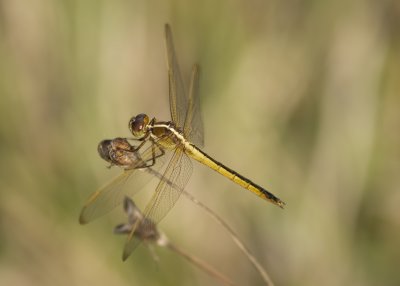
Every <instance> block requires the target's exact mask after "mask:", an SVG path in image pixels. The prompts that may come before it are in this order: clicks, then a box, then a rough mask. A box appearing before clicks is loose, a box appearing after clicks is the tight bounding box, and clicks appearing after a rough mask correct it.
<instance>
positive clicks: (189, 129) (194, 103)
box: [183, 64, 204, 147]
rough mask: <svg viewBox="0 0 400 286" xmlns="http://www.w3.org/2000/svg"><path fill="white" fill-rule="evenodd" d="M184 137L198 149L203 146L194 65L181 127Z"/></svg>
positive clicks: (202, 131) (197, 77)
mask: <svg viewBox="0 0 400 286" xmlns="http://www.w3.org/2000/svg"><path fill="white" fill-rule="evenodd" d="M183 133H184V134H185V137H186V138H187V139H189V141H191V142H192V143H194V144H195V145H197V146H199V147H203V146H204V128H203V120H202V116H201V111H200V98H199V66H198V65H197V64H196V65H194V66H193V69H192V77H191V79H190V88H189V100H188V110H187V113H186V119H185V124H184V126H183Z"/></svg>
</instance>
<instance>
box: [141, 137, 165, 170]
mask: <svg viewBox="0 0 400 286" xmlns="http://www.w3.org/2000/svg"><path fill="white" fill-rule="evenodd" d="M156 148H157V149H158V151H159V152H160V153H159V154H156V152H157V150H156ZM151 152H152V156H151V159H149V160H147V161H145V162H144V163H145V165H144V166H141V167H137V169H144V168H150V167H152V166H154V164H155V163H156V159H157V158H160V157H162V156H164V155H165V151H164V149H163V148H162V147H161V146H160V145H159V144H158V143H156V142H154V141H152V144H151ZM138 158H139V160H141V158H140V156H138Z"/></svg>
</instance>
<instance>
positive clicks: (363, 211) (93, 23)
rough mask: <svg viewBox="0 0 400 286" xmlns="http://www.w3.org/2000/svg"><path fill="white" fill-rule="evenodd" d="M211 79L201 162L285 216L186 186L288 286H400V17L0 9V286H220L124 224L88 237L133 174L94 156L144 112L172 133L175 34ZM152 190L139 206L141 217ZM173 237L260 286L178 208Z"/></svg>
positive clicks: (214, 185)
mask: <svg viewBox="0 0 400 286" xmlns="http://www.w3.org/2000/svg"><path fill="white" fill-rule="evenodd" d="M166 22H169V23H170V24H171V26H172V29H173V32H174V36H175V45H176V49H177V52H178V55H179V60H180V64H181V69H182V71H183V74H184V77H185V79H188V78H189V72H190V68H191V65H192V64H193V63H194V62H198V63H199V64H200V65H201V68H202V77H201V83H200V88H201V100H202V109H203V117H204V126H205V140H206V147H205V148H204V150H205V151H206V152H207V153H209V154H210V155H212V156H214V157H216V159H217V160H220V161H221V162H223V163H224V164H226V165H227V166H231V167H232V168H234V169H235V170H237V171H238V172H240V173H242V174H243V175H245V176H248V177H249V178H251V179H252V180H254V181H255V182H257V183H259V184H260V185H262V186H265V187H266V188H268V189H269V190H271V191H272V192H273V193H274V194H276V195H277V196H279V197H280V198H281V199H283V200H284V201H286V202H287V208H286V209H285V210H284V211H282V210H280V209H279V208H277V207H275V206H273V205H271V204H269V203H266V202H265V201H262V200H260V199H259V198H257V197H256V196H254V195H252V194H250V193H249V192H246V191H243V190H241V189H240V188H239V187H238V186H235V185H234V184H232V183H231V182H229V181H228V180H226V179H224V178H223V177H221V176H219V175H217V174H215V173H214V172H212V171H211V170H208V169H207V168H205V167H203V166H200V165H199V164H197V163H194V166H195V170H194V174H193V176H192V178H191V181H190V183H189V185H188V187H187V189H188V190H190V191H191V193H192V194H194V195H195V196H196V197H198V198H199V199H200V200H201V201H203V202H204V203H206V204H207V205H209V206H210V207H211V208H213V209H214V210H215V211H216V212H218V213H219V214H220V215H221V216H222V217H224V219H225V220H226V221H227V222H228V223H229V224H230V225H231V226H232V227H233V228H234V229H235V230H236V231H237V232H238V234H239V236H240V237H241V238H242V239H243V240H244V241H245V243H246V244H247V245H248V246H249V248H250V249H251V251H252V252H254V253H255V254H256V257H257V258H258V259H259V260H260V261H261V263H262V264H263V265H264V267H265V268H266V269H267V271H268V272H269V274H270V276H271V278H272V280H273V281H274V282H275V283H276V284H277V285H399V284H400V274H399V270H398V268H399V263H400V244H399V241H400V211H399V205H400V192H399V191H400V190H399V189H400V173H399V171H400V95H399V93H400V49H399V45H400V2H399V1H397V0H383V1H362V0H354V1H343V0H341V1H300V0H292V1H279V0H269V1H261V0H258V1H257V0H251V1H238V0H237V1H210V0H207V1H182V0H181V1H172V0H171V1H127V0H125V1H122V0H117V1H93V0H92V1H78V0H74V1H67V0H64V1H62V0H58V1H55V0H53V1H51V0H33V1H32V0H31V1H28V0H1V1H0V156H1V164H0V168H1V169H0V174H1V175H0V176H1V179H0V189H1V192H0V284H1V285H216V284H217V283H216V282H215V281H214V280H213V279H211V278H209V277H208V276H207V275H205V274H204V273H203V272H201V271H199V270H198V269H196V268H194V267H193V266H192V265H190V264H188V263H187V262H186V261H184V260H183V259H182V258H181V257H178V256H176V255H175V254H173V253H171V252H169V251H167V250H165V249H157V253H158V256H159V258H160V262H159V263H158V264H157V263H155V262H154V261H153V260H152V257H151V255H150V252H149V251H148V249H147V248H145V247H143V246H141V247H140V248H139V249H137V250H136V252H135V253H134V255H133V256H132V257H131V258H130V259H129V260H128V261H127V262H125V263H122V261H121V253H122V248H123V244H124V241H125V239H124V238H123V237H117V236H114V235H113V234H112V228H113V226H114V225H115V224H116V223H119V222H122V221H123V220H124V215H123V213H122V210H116V211H114V212H113V213H111V214H110V215H108V216H105V217H103V218H102V219H99V220H97V221H96V222H94V223H92V224H89V225H87V226H81V225H79V224H78V215H79V211H80V208H81V206H82V205H83V203H84V201H85V200H86V198H87V197H88V196H89V194H90V193H91V192H93V191H94V190H95V189H96V188H98V187H99V186H101V185H103V184H104V183H106V182H107V181H109V180H110V179H111V178H112V177H113V176H115V175H116V174H118V173H119V172H120V171H119V170H117V169H115V170H108V169H107V168H106V165H107V164H106V163H105V162H103V161H102V160H101V159H100V158H99V157H98V155H97V151H96V147H97V143H98V142H99V141H100V140H102V139H104V138H112V137H117V136H129V131H128V128H127V123H128V120H129V118H130V117H131V116H133V115H136V114H137V113H142V112H146V113H147V114H149V115H150V116H156V117H157V118H159V119H169V114H168V112H169V109H168V96H167V91H168V86H167V72H166V61H165V51H164V40H163V25H164V23H166ZM153 188H154V183H153V184H150V185H149V186H148V187H147V188H146V191H143V192H141V194H140V195H139V196H138V204H139V205H140V206H143V205H144V203H145V200H146V198H147V197H146V195H148V194H149V192H151V190H152V189H153ZM160 227H161V228H162V229H163V230H164V232H165V233H166V234H167V235H168V236H169V237H170V239H171V240H172V241H174V242H175V243H176V244H178V245H179V246H181V247H182V248H184V249H186V250H187V251H189V252H191V253H193V254H195V255H197V256H199V257H201V258H202V259H204V260H206V261H208V262H209V263H210V264H212V265H215V266H217V268H218V269H219V270H221V271H222V272H224V273H225V274H226V275H228V276H229V277H230V278H232V280H234V281H235V282H236V283H237V284H239V285H261V283H262V281H261V279H260V278H259V276H258V275H257V273H256V272H255V271H254V269H253V268H252V267H251V266H250V264H249V263H248V261H247V260H246V259H245V258H244V257H243V255H242V254H241V252H240V251H239V250H238V249H237V248H236V246H235V245H234V244H233V243H232V241H231V239H230V238H229V236H228V235H226V233H225V232H224V231H223V230H222V229H221V228H220V227H218V226H217V225H216V224H215V223H214V222H213V221H212V220H210V219H209V218H208V216H207V215H205V214H204V212H202V211H201V210H199V209H198V208H197V207H195V206H194V205H193V204H192V203H191V202H189V201H187V200H186V199H185V198H182V199H181V200H180V201H179V202H178V203H177V205H176V207H175V208H174V209H173V210H172V211H171V213H170V214H169V215H168V216H167V218H166V219H164V221H163V222H162V223H161V224H160Z"/></svg>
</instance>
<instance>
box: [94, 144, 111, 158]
mask: <svg viewBox="0 0 400 286" xmlns="http://www.w3.org/2000/svg"><path fill="white" fill-rule="evenodd" d="M111 144H112V143H111V140H103V141H101V142H100V143H99V145H98V146H97V152H99V155H100V157H101V158H102V159H103V160H105V161H107V162H111V161H112V159H111V157H110V150H111V148H112V146H111Z"/></svg>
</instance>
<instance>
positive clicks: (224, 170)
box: [186, 144, 285, 208]
mask: <svg viewBox="0 0 400 286" xmlns="http://www.w3.org/2000/svg"><path fill="white" fill-rule="evenodd" d="M186 150H187V151H186V152H187V153H188V155H189V156H191V157H192V158H193V159H195V160H197V161H198V162H200V163H202V164H204V165H206V166H208V167H210V168H211V169H213V170H214V171H216V172H218V173H220V174H221V175H223V176H224V177H227V178H228V179H230V180H231V181H233V182H234V183H236V184H238V185H239V186H241V187H243V188H245V189H246V190H249V191H250V192H252V193H254V194H255V195H257V196H259V197H260V198H262V199H264V200H267V201H269V202H271V203H273V204H275V205H277V206H279V207H281V208H283V207H284V205H285V203H284V202H283V201H281V200H280V199H279V198H277V197H275V196H274V195H273V194H271V193H270V192H268V191H267V190H266V189H264V188H263V187H261V186H259V185H257V184H255V183H254V182H252V181H251V180H249V179H248V178H246V177H244V176H242V175H240V174H239V173H237V172H235V171H234V170H232V169H230V168H228V167H227V166H225V165H224V164H222V163H220V162H218V161H216V160H215V159H213V158H212V157H210V156H209V155H207V154H206V153H205V152H203V151H201V150H200V149H199V148H197V147H196V146H194V145H192V144H190V146H187V148H186Z"/></svg>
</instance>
